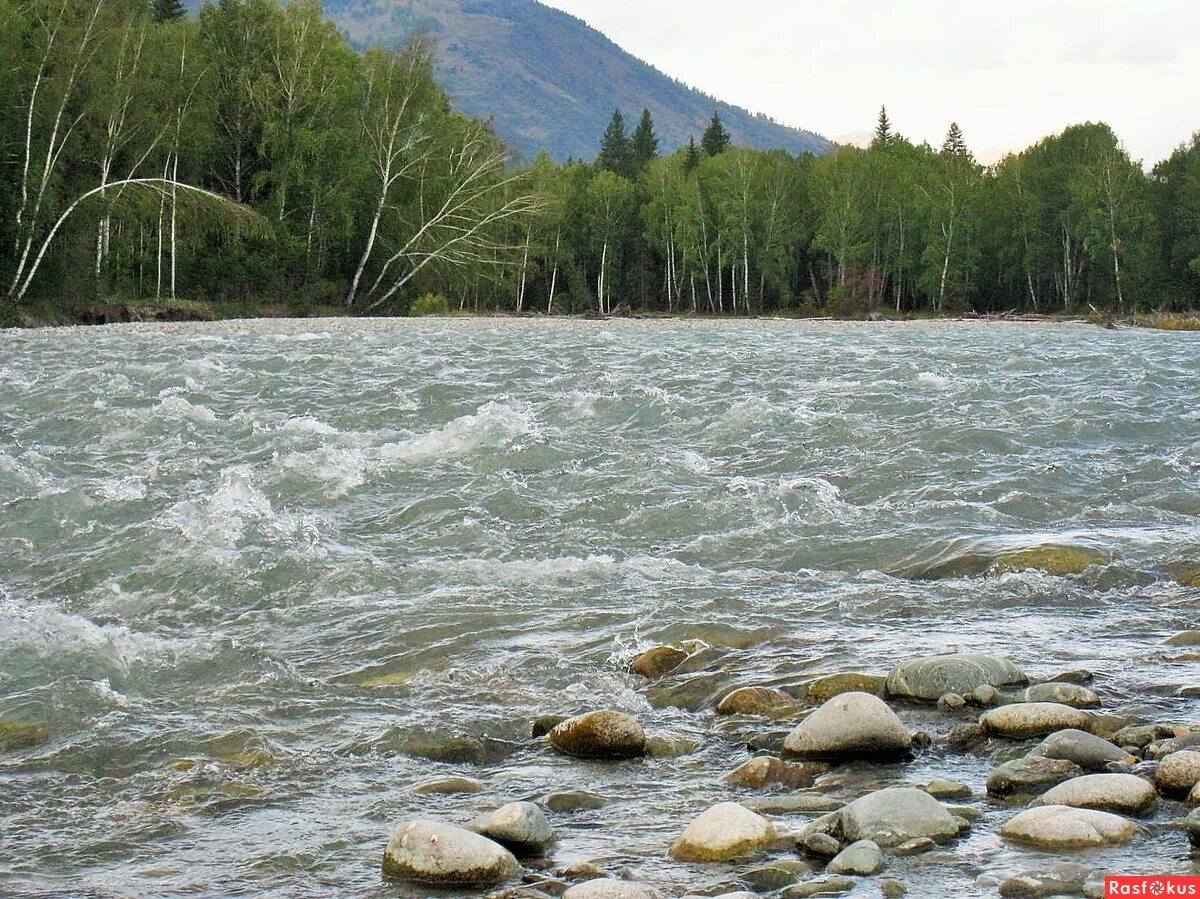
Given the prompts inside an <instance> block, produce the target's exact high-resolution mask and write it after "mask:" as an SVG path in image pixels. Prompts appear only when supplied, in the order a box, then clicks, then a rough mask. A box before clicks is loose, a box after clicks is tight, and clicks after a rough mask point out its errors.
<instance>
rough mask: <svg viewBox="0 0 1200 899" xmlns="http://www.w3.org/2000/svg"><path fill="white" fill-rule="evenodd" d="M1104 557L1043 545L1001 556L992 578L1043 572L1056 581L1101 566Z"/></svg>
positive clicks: (1093, 552) (1073, 548)
mask: <svg viewBox="0 0 1200 899" xmlns="http://www.w3.org/2000/svg"><path fill="white" fill-rule="evenodd" d="M1105 561H1106V559H1105V556H1104V554H1103V553H1101V552H1099V551H1097V550H1094V549H1089V548H1087V547H1082V546H1063V545H1059V544H1053V543H1051V544H1045V545H1043V546H1031V547H1028V548H1026V549H1018V550H1013V551H1011V552H1006V553H1003V554H1001V555H1000V556H998V557H997V558H996V560H995V561H994V562H992V566H991V568H990V569H989V573H991V574H1014V573H1016V572H1020V571H1044V572H1046V574H1052V575H1055V576H1056V577H1064V576H1066V575H1068V574H1082V573H1083V572H1084V571H1086V570H1087V569H1088V568H1091V567H1092V566H1093V565H1103V564H1104V562H1105Z"/></svg>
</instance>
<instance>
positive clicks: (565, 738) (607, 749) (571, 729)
mask: <svg viewBox="0 0 1200 899" xmlns="http://www.w3.org/2000/svg"><path fill="white" fill-rule="evenodd" d="M550 745H552V746H553V747H554V748H555V749H557V750H558V751H559V752H565V753H566V754H567V755H574V756H578V757H580V758H589V759H628V758H636V757H638V756H641V755H643V754H645V752H646V732H645V731H644V730H642V726H641V725H640V724H639V723H638V722H637V719H635V718H632V717H630V716H629V715H626V714H625V713H623V712H615V711H613V710H612V709H604V710H602V711H599V712H588V713H587V714H584V715H578V716H576V717H575V718H569V719H567V720H566V721H564V722H562V724H559V725H558V726H557V727H555V728H554V729H553V730H552V731H550Z"/></svg>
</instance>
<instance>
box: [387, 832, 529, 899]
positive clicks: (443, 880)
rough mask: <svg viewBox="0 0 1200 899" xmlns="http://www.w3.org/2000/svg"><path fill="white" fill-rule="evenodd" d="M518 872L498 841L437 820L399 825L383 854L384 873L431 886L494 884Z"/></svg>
mask: <svg viewBox="0 0 1200 899" xmlns="http://www.w3.org/2000/svg"><path fill="white" fill-rule="evenodd" d="M520 872H521V866H520V865H519V864H518V863H517V860H516V858H515V857H514V856H513V854H512V853H511V852H509V851H508V850H507V849H505V848H504V847H503V846H501V845H500V844H499V843H495V842H493V841H492V840H489V839H488V838H487V837H483V836H480V835H479V834H477V833H472V832H471V831H469V830H464V829H463V828H461V827H454V826H453V825H450V824H442V823H441V822H439V821H411V822H409V823H408V824H402V825H401V826H399V827H397V828H396V830H395V831H394V832H393V833H392V838H391V840H389V841H388V845H387V849H386V850H384V853H383V873H384V874H385V875H387V876H388V877H396V878H399V879H401V880H408V881H412V882H414V883H422V884H428V885H430V886H442V885H446V886H472V887H487V886H494V885H495V884H498V883H503V882H504V881H506V880H510V879H511V878H513V877H516V876H517V875H518V874H520Z"/></svg>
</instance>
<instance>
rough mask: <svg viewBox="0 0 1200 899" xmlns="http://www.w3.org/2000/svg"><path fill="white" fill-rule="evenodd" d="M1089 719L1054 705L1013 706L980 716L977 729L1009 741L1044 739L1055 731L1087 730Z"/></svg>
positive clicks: (1055, 703)
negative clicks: (1033, 738)
mask: <svg viewBox="0 0 1200 899" xmlns="http://www.w3.org/2000/svg"><path fill="white" fill-rule="evenodd" d="M1091 724H1092V716H1091V715H1089V714H1088V713H1087V712H1085V711H1082V710H1081V709H1074V708H1071V706H1069V705H1062V704H1061V703H1057V702H1016V703H1013V704H1012V705H1002V706H1000V707H999V708H996V709H992V710H990V711H987V712H984V713H983V714H982V715H981V716H980V717H979V726H980V727H981V728H983V732H984V733H985V734H996V735H998V736H1001V737H1008V738H1009V739H1013V740H1028V739H1029V738H1030V737H1044V736H1047V735H1049V734H1052V733H1054V732H1055V731H1056V730H1067V729H1069V728H1075V729H1077V730H1088V729H1089V728H1090V727H1091Z"/></svg>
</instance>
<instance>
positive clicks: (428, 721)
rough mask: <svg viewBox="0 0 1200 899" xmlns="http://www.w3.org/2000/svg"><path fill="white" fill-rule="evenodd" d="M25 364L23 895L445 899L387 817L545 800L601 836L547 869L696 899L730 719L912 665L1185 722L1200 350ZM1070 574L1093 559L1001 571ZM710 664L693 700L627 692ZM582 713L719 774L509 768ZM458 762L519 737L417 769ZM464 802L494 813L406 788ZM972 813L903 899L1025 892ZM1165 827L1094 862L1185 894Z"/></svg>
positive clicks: (837, 782)
mask: <svg viewBox="0 0 1200 899" xmlns="http://www.w3.org/2000/svg"><path fill="white" fill-rule="evenodd" d="M0 359H2V360H3V361H0V383H2V384H3V387H4V389H3V390H0V511H3V513H4V514H3V515H0V558H3V570H2V571H0V578H3V581H4V584H5V585H6V591H0V696H2V697H3V698H0V716H15V717H18V718H24V719H29V720H44V721H46V722H47V723H48V725H49V728H50V740H49V742H47V743H45V744H44V745H41V746H39V747H34V748H31V749H29V750H28V751H21V752H18V753H15V754H6V755H4V756H3V757H0V778H2V779H3V782H4V788H3V789H2V790H0V830H3V832H4V834H5V850H6V851H7V853H8V854H9V856H10V857H11V858H14V859H18V860H19V861H18V862H17V866H13V867H11V868H10V869H7V870H4V871H0V891H7V892H16V893H26V894H31V895H34V894H37V895H41V894H53V893H55V892H57V893H59V894H63V895H67V894H70V895H82V894H89V893H102V892H120V893H122V894H123V895H148V896H149V895H164V894H180V893H185V892H200V893H206V894H207V893H236V892H241V893H266V894H274V895H295V894H301V893H308V892H312V891H314V890H315V891H317V892H322V891H325V892H333V891H335V890H336V891H337V892H338V893H339V894H340V895H360V896H373V895H383V894H384V893H386V894H387V895H389V896H412V897H417V896H423V895H425V891H423V890H421V889H419V888H417V889H413V888H408V887H404V886H391V885H389V886H387V887H382V886H381V885H380V882H379V875H378V857H379V852H380V850H381V848H382V846H383V844H384V842H385V841H386V838H387V834H388V831H389V830H390V828H391V827H392V826H393V825H394V824H395V823H397V822H398V821H400V820H402V819H404V818H406V817H409V816H415V815H418V814H423V815H434V816H437V817H443V818H446V819H449V820H453V821H456V822H460V823H461V822H465V821H468V820H470V819H471V818H472V817H473V816H474V815H476V814H477V813H480V812H483V811H486V810H488V809H489V808H490V807H494V806H495V805H496V804H497V803H498V802H499V801H500V800H501V799H502V798H503V799H510V798H525V797H538V796H541V795H543V794H544V793H546V792H549V791H551V790H554V789H588V790H592V791H595V792H599V793H601V794H603V795H605V796H606V797H607V798H608V800H609V804H608V805H607V806H605V808H603V809H599V810H594V811H589V812H586V813H581V814H579V815H577V816H573V817H566V816H564V817H561V818H556V819H555V824H556V827H557V829H558V830H559V833H560V836H561V840H560V842H559V844H558V846H557V847H556V849H555V861H556V862H559V863H567V862H570V861H575V860H588V859H593V858H600V859H602V860H603V864H604V866H605V867H607V868H610V869H613V870H617V869H624V868H627V869H629V871H630V872H631V874H633V875H634V876H636V877H641V878H647V879H651V880H654V881H657V882H659V883H662V884H669V885H671V886H672V887H678V888H679V889H684V888H686V887H697V886H701V885H703V884H705V883H708V882H711V881H712V880H713V879H714V876H716V875H714V872H713V871H711V870H706V869H703V868H699V867H696V868H693V867H689V866H678V865H675V864H673V863H671V862H670V861H669V860H668V859H667V858H666V855H665V852H666V849H667V847H668V846H669V845H670V842H671V841H672V839H673V838H674V837H675V836H676V835H677V834H678V832H679V830H680V829H681V827H682V826H683V823H684V822H686V821H687V820H689V819H690V818H692V817H694V815H695V814H697V813H698V812H699V811H701V810H702V809H703V808H704V807H705V806H706V805H708V804H710V803H713V802H717V801H722V800H726V799H729V798H730V796H731V794H730V793H729V791H728V789H727V788H726V787H725V786H724V785H723V782H722V778H723V775H724V773H725V772H726V771H728V770H730V769H731V768H733V767H734V766H735V765H736V764H738V763H740V762H741V761H743V760H745V759H746V758H748V757H749V752H748V750H747V749H746V748H745V747H746V739H747V738H748V737H751V736H753V735H754V734H757V733H758V732H760V731H762V730H763V729H764V728H763V726H761V725H760V724H759V723H755V722H742V721H717V720H716V718H715V717H714V715H713V713H712V710H711V708H709V705H710V704H711V703H710V700H711V699H712V698H713V697H716V696H719V695H721V694H722V693H723V692H724V691H727V690H729V689H732V688H734V687H736V686H742V685H746V684H764V685H774V686H780V687H789V688H795V687H798V686H799V685H801V684H803V683H806V682H807V681H809V680H811V679H813V678H815V677H817V676H819V675H823V674H831V673H836V672H839V671H860V672H863V673H870V674H884V673H886V672H887V671H888V670H889V668H890V667H891V666H892V665H893V664H894V663H895V661H896V660H897V659H899V658H902V657H905V656H908V655H913V654H916V653H933V652H949V651H978V652H1003V653H1007V654H1009V655H1011V656H1012V657H1013V658H1014V659H1015V660H1017V661H1018V662H1019V663H1020V664H1021V665H1022V666H1023V667H1024V668H1025V669H1026V670H1027V671H1028V672H1029V673H1030V674H1032V675H1033V676H1035V677H1049V676H1051V675H1053V674H1056V673H1058V672H1060V671H1064V670H1067V669H1075V668H1088V669H1090V670H1092V671H1093V672H1095V674H1096V677H1095V680H1094V681H1093V682H1092V684H1091V686H1092V688H1093V689H1094V690H1095V691H1096V692H1097V693H1098V694H1099V695H1100V697H1101V699H1102V701H1103V703H1104V709H1105V711H1111V712H1115V713H1119V714H1136V715H1143V716H1149V717H1152V718H1155V719H1157V720H1169V721H1172V722H1179V723H1182V722H1187V721H1196V720H1200V701H1197V700H1195V699H1187V698H1183V697H1180V696H1179V695H1177V694H1178V691H1179V690H1180V689H1181V688H1182V687H1184V686H1188V685H1191V686H1198V685H1200V684H1195V683H1194V681H1195V680H1196V678H1195V671H1194V668H1195V665H1194V662H1191V661H1188V659H1187V658H1186V653H1185V651H1184V650H1185V648H1177V647H1169V646H1165V645H1164V644H1163V642H1162V641H1163V640H1164V638H1165V637H1166V636H1168V635H1169V634H1171V633H1173V632H1175V631H1178V630H1183V629H1185V628H1188V627H1192V626H1194V617H1195V615H1194V612H1195V607H1196V602H1197V600H1198V599H1200V594H1198V593H1197V591H1196V590H1195V589H1193V588H1190V587H1186V586H1184V585H1183V584H1182V583H1180V582H1178V581H1176V580H1175V579H1174V578H1175V577H1176V575H1177V573H1178V572H1179V571H1182V570H1184V569H1185V568H1186V567H1187V566H1188V565H1190V564H1192V563H1196V562H1200V527H1198V526H1197V524H1196V516H1197V514H1200V508H1198V507H1197V505H1196V502H1197V501H1196V497H1197V496H1200V467H1198V466H1197V465H1196V464H1193V460H1194V459H1195V457H1196V455H1197V447H1200V414H1198V413H1197V412H1196V409H1197V408H1200V381H1198V380H1197V379H1196V378H1195V372H1196V371H1197V370H1198V369H1200V344H1198V343H1197V342H1196V341H1195V340H1192V339H1189V338H1187V337H1186V336H1180V337H1175V336H1172V337H1171V338H1170V339H1166V338H1164V337H1163V336H1162V335H1152V334H1148V333H1143V332H1139V331H1121V332H1106V331H1103V330H1101V329H1091V328H1072V327H1027V326H1022V325H1012V326H1004V327H984V326H978V325H971V326H965V325H964V326H956V325H946V324H932V323H929V324H914V325H905V326H899V325H897V326H885V327H873V326H867V325H848V324H847V325H839V324H828V323H826V324H812V323H808V324H806V323H785V322H744V323H736V324H735V323H725V324H717V323H708V322H695V323H690V322H688V323H684V322H670V323H644V322H624V323H604V324H601V323H585V322H573V321H538V320H529V321H512V322H508V321H487V322H482V321H465V320H446V321H319V322H244V323H215V324H204V325H201V324H195V325H179V326H170V325H145V326H117V327H111V328H107V327H106V328H96V329H74V330H66V331H45V332H30V333H27V334H22V335H19V339H17V337H16V336H14V335H13V334H11V333H9V332H2V333H0ZM98 360H99V361H98ZM1114 360H1115V361H1114ZM82 372H92V373H93V374H92V375H91V376H89V377H82V376H81V373H82ZM1046 543H1052V544H1067V545H1076V546H1081V547H1086V548H1088V549H1092V550H1096V551H1097V552H1098V553H1099V554H1100V556H1101V557H1102V560H1101V561H1100V562H1098V563H1097V564H1095V565H1093V566H1090V567H1088V568H1086V569H1085V570H1083V571H1082V572H1079V573H1073V574H1065V575H1061V576H1060V575H1054V574H1049V573H1046V572H1045V571H1039V570H1003V571H993V570H991V568H992V563H993V562H994V561H995V559H996V558H998V557H999V556H1001V555H1003V554H1005V553H1008V552H1011V551H1013V550H1017V549H1028V548H1031V547H1035V546H1040V545H1043V544H1046ZM917 575H920V577H919V578H918V577H917ZM685 640H698V641H703V644H702V645H704V646H706V647H707V649H706V650H705V655H704V656H703V659H704V664H703V665H702V666H701V667H702V668H703V670H700V671H696V672H689V673H686V674H682V675H680V676H679V677H678V678H677V679H673V680H670V679H669V680H668V681H666V682H663V683H662V684H659V685H657V686H656V687H654V688H653V689H648V685H647V684H646V683H644V682H643V681H642V680H640V679H638V678H634V677H632V676H630V675H629V674H628V673H627V671H626V666H627V665H628V663H629V661H630V659H632V658H633V657H634V655H635V654H636V653H637V652H638V651H639V650H641V649H644V648H646V647H648V646H650V645H653V644H655V643H657V642H660V641H667V642H679V641H685ZM697 645H701V644H697ZM596 706H610V707H613V708H618V709H624V710H627V711H630V712H632V713H635V714H637V715H638V716H639V717H640V718H641V719H642V720H643V721H644V723H645V724H646V726H647V729H648V730H649V731H650V732H651V733H653V734H657V735H661V736H666V737H670V738H678V739H686V740H690V741H693V742H694V749H693V751H691V752H690V754H688V755H686V756H684V757H682V758H678V759H649V760H646V761H644V762H641V763H637V764H629V765H615V766H607V765H598V764H597V765H591V764H588V765H584V764H580V763H579V762H577V761H573V760H570V759H565V758H562V757H558V756H555V755H552V754H550V753H549V752H547V751H546V749H545V747H544V745H542V744H536V743H530V742H528V741H527V740H526V739H525V735H526V734H527V733H528V728H529V726H530V724H531V721H532V719H533V718H534V717H536V716H538V715H542V714H569V713H573V712H577V711H582V710H585V709H587V708H591V707H596ZM899 713H900V715H901V716H902V717H903V718H904V719H905V721H906V723H907V724H908V725H909V726H910V727H914V728H916V727H920V728H926V729H929V730H932V731H933V732H935V733H937V734H941V733H943V732H944V731H945V730H946V729H947V728H948V727H949V725H950V724H951V723H953V721H952V720H951V719H948V718H945V717H943V716H940V715H938V714H937V713H935V712H933V711H931V710H926V709H919V708H915V707H914V708H908V707H902V708H900V709H899ZM963 720H966V719H965V718H964V719H963ZM784 726H786V725H784ZM767 729H770V728H767ZM431 734H432V735H434V736H443V737H453V738H457V739H460V740H461V739H466V740H468V741H469V740H482V739H483V738H484V737H486V738H488V739H489V740H490V741H493V742H489V743H488V746H487V748H486V753H484V755H482V756H476V755H471V753H473V752H475V750H473V749H472V750H470V752H468V755H470V756H471V758H475V759H476V761H463V762H453V761H436V760H431V759H429V758H416V757H412V756H411V755H410V754H408V753H409V751H410V749H411V745H412V743H411V741H412V740H413V739H414V737H415V736H420V735H423V739H427V738H428V737H429V736H430V735H431ZM427 748H428V747H427V745H426V749H427ZM479 751H480V752H484V750H483V749H482V748H481V749H480V750H479ZM493 753H494V754H495V755H493ZM426 754H430V753H429V752H428V751H426ZM501 756H502V757H503V758H502V759H501ZM992 761H993V759H992V758H991V757H990V756H988V755H987V754H986V753H985V754H984V755H981V756H973V755H952V754H949V753H947V752H945V751H944V750H942V749H940V748H935V749H934V750H933V751H931V752H930V753H927V754H925V755H922V756H920V757H919V758H917V759H915V760H913V761H912V762H911V763H909V764H907V765H890V766H889V765H881V766H861V767H857V766H856V767H855V768H853V769H851V770H850V771H849V772H847V771H845V770H839V771H837V772H835V773H834V775H832V779H831V780H830V782H829V789H830V790H831V791H832V793H833V795H835V796H839V797H841V798H852V797H853V796H854V795H856V794H857V793H859V792H862V791H864V790H866V789H868V788H874V787H877V786H881V785H887V784H892V783H905V782H907V783H912V782H916V781H918V780H928V779H929V778H931V777H934V776H949V777H952V778H954V779H957V780H962V781H965V782H967V783H968V784H970V785H971V786H972V787H974V788H975V789H976V790H977V791H979V792H981V791H982V789H983V784H984V780H985V779H986V776H987V773H988V771H989V770H990V768H991V764H992ZM451 774H454V775H463V774H465V775H468V776H471V777H473V778H476V779H478V780H480V781H481V782H482V783H483V784H484V787H485V789H484V791H483V792H481V793H479V794H474V795H471V796H456V797H415V796H414V795H413V794H411V792H410V790H409V788H410V787H411V785H412V784H413V783H415V782H417V781H420V780H424V779H427V778H429V777H433V776H440V775H451ZM978 804H981V805H982V807H983V808H984V819H983V821H982V822H981V823H980V824H979V825H977V826H976V828H975V830H974V832H973V834H972V835H971V836H970V837H968V838H966V839H965V840H963V841H961V842H960V843H958V844H956V845H955V846H954V847H953V850H952V851H953V854H952V855H951V856H944V855H943V856H939V857H938V860H936V861H930V860H929V859H921V858H916V859H905V860H896V861H895V862H894V863H893V865H892V867H891V869H890V870H889V873H890V874H891V875H892V876H897V877H899V878H900V879H901V880H903V881H905V882H906V883H907V885H908V887H909V891H910V894H911V895H923V896H924V895H928V896H935V895H936V896H941V895H955V896H993V895H995V889H996V886H995V884H996V879H997V878H1001V877H1003V876H1005V875H1006V874H1008V873H1011V872H1013V871H1016V870H1021V869H1023V868H1024V867H1027V866H1029V865H1032V864H1033V862H1034V861H1035V859H1034V856H1033V855H1032V854H1030V853H1027V852H1025V851H1023V850H1017V849H1013V848H1011V847H1009V846H1007V845H1006V844H1004V843H1003V842H1002V841H1000V840H999V838H998V837H997V836H996V830H997V828H998V825H999V824H1000V822H1001V821H1002V820H1003V819H1004V818H1005V817H1006V816H1007V814H1008V813H1009V812H1008V810H1007V809H1005V808H1002V807H999V806H991V805H987V804H984V803H978ZM1181 812H1182V807H1177V806H1176V805H1175V804H1170V803H1167V804H1164V807H1163V808H1162V809H1160V811H1159V813H1158V814H1157V816H1156V817H1154V818H1153V819H1151V822H1150V823H1151V833H1150V835H1149V836H1148V837H1147V838H1145V839H1144V840H1143V841H1142V842H1139V843H1138V844H1136V845H1135V846H1133V847H1132V848H1131V849H1130V850H1128V851H1116V852H1113V853H1108V854H1103V855H1100V856H1096V857H1095V858H1094V859H1093V861H1095V863H1096V864H1099V865H1111V866H1113V867H1114V868H1118V869H1126V868H1128V867H1130V866H1131V865H1135V866H1137V867H1138V868H1139V869H1147V870H1148V869H1151V868H1152V869H1154V870H1161V871H1173V872H1177V873H1190V871H1191V865H1190V863H1189V862H1188V861H1187V860H1186V849H1185V844H1184V842H1183V838H1182V836H1181V835H1180V834H1179V833H1178V832H1176V831H1173V830H1170V828H1169V824H1170V822H1171V820H1172V819H1173V818H1174V817H1177V816H1178V814H1179V813H1181ZM805 820H806V819H805V818H804V817H803V816H790V817H788V818H786V823H787V824H788V825H789V826H793V827H795V826H800V825H802V824H803V823H804V821H805ZM18 866H19V867H18ZM381 891H382V892H381Z"/></svg>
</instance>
